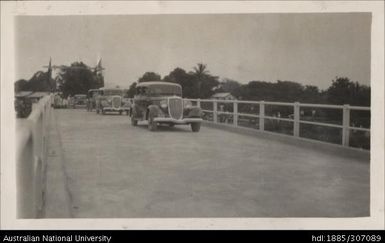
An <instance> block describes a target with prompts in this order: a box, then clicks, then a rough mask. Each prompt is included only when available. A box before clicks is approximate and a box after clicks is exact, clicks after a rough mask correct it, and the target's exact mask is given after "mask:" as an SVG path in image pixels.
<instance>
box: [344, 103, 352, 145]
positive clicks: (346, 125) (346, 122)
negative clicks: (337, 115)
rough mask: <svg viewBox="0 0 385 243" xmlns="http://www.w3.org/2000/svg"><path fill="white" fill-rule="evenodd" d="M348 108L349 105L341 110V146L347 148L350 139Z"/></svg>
mask: <svg viewBox="0 0 385 243" xmlns="http://www.w3.org/2000/svg"><path fill="white" fill-rule="evenodd" d="M349 127H350V108H349V105H344V106H343V108H342V145H343V146H347V147H348V146H349V138H350V129H349Z"/></svg>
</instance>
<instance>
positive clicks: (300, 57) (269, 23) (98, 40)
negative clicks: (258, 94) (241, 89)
mask: <svg viewBox="0 0 385 243" xmlns="http://www.w3.org/2000/svg"><path fill="white" fill-rule="evenodd" d="M15 29H16V36H15V39H16V42H15V44H16V46H15V49H16V53H15V55H16V78H17V79H22V78H23V79H29V78H31V77H32V75H33V74H34V73H35V72H36V71H38V70H43V71H44V70H46V69H45V68H43V66H44V65H47V64H48V61H49V59H50V57H51V58H52V64H54V65H69V64H71V63H72V62H74V61H82V62H84V63H86V64H87V65H90V66H94V65H96V63H97V60H98V59H99V58H102V64H103V67H104V68H105V70H104V71H103V73H104V78H105V85H106V86H115V85H120V86H121V87H128V86H129V85H130V84H131V83H133V82H135V81H137V80H138V78H139V77H141V76H142V75H143V74H144V73H145V72H147V71H151V72H156V73H159V74H160V75H161V76H162V77H164V76H165V75H167V74H168V73H169V72H170V71H172V70H173V69H174V68H176V67H180V68H183V69H185V70H186V71H192V70H193V67H194V66H196V64H197V63H204V64H206V65H207V68H208V70H209V72H210V73H211V74H212V75H215V76H219V77H220V79H224V78H229V79H233V80H236V81H238V82H240V83H247V82H249V81H252V80H260V81H268V82H276V81H277V80H288V81H295V82H299V83H301V84H303V85H316V86H318V87H320V88H321V89H326V88H327V87H328V86H330V84H331V82H332V80H333V79H335V77H336V76H339V77H341V76H343V77H348V78H350V79H351V80H352V81H358V82H359V83H361V84H365V85H370V34H371V32H370V31H371V15H370V14H368V13H322V14H321V13H290V14H282V13H281V14H278V13H276V14H262V13H259V14H191V15H111V16H105V15H104V16H18V17H16V25H15Z"/></svg>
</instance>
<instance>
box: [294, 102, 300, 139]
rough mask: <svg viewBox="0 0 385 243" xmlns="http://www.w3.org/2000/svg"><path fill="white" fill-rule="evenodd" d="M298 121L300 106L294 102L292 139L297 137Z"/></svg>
mask: <svg viewBox="0 0 385 243" xmlns="http://www.w3.org/2000/svg"><path fill="white" fill-rule="evenodd" d="M299 120H300V105H299V102H294V127H293V135H294V137H299Z"/></svg>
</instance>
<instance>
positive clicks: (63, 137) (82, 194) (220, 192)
mask: <svg viewBox="0 0 385 243" xmlns="http://www.w3.org/2000/svg"><path fill="white" fill-rule="evenodd" d="M54 117H55V123H56V124H55V127H56V130H53V133H54V134H52V136H51V140H50V141H51V142H50V148H49V151H50V154H51V155H52V154H53V155H54V157H55V158H56V159H55V160H54V161H56V162H52V164H49V165H48V168H47V170H48V172H47V173H48V177H47V178H48V179H47V184H48V189H47V201H46V212H45V217H47V218H57V217H75V218H131V217H140V218H157V217H358V216H368V215H369V161H367V160H363V159H362V158H360V157H355V156H349V155H347V153H346V151H345V150H342V149H341V151H345V152H341V153H339V152H338V151H337V152H336V151H335V149H333V150H330V151H329V150H328V149H325V148H323V149H319V148H317V146H314V147H312V146H299V145H298V143H297V142H296V141H297V140H295V139H293V140H292V142H290V143H289V142H284V141H276V140H271V139H268V138H263V136H262V137H261V136H259V137H255V136H251V135H245V134H241V133H234V132H230V131H225V130H220V129H214V128H209V127H205V126H203V127H202V128H201V131H200V132H199V133H192V132H191V130H190V127H189V126H179V127H174V128H169V127H164V128H160V129H159V131H157V132H150V131H148V130H147V126H146V125H145V124H144V123H143V124H142V125H139V126H137V127H133V126H131V124H130V122H129V117H128V116H125V115H122V116H119V115H104V116H103V115H97V114H96V113H95V112H86V111H85V110H80V109H79V110H73V109H63V110H55V111H54ZM320 146H321V147H322V145H320ZM57 155H60V156H57ZM60 181H61V182H62V183H61V182H60ZM61 184H64V185H61ZM59 187H60V188H59ZM64 193H67V194H68V195H67V201H66V202H65V203H63V200H64V199H63V198H64V196H63V195H62V194H64ZM63 205H66V206H64V207H67V208H66V209H64V207H63ZM63 210H64V211H63ZM65 211H68V212H69V213H68V214H67V216H65V214H63V212H65Z"/></svg>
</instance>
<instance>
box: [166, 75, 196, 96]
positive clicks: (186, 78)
mask: <svg viewBox="0 0 385 243" xmlns="http://www.w3.org/2000/svg"><path fill="white" fill-rule="evenodd" d="M163 81H165V82H172V83H177V84H180V85H181V86H182V92H183V97H186V98H192V97H194V94H195V93H197V92H196V91H195V87H194V84H195V83H194V76H193V75H191V74H188V73H187V72H186V71H185V70H184V69H182V68H175V69H174V70H173V71H171V72H170V73H169V74H168V75H166V76H165V77H164V78H163Z"/></svg>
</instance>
